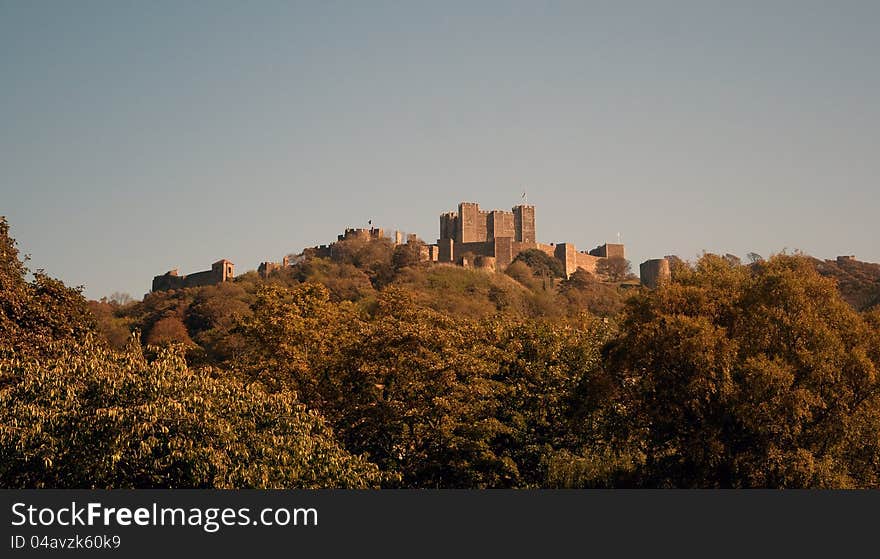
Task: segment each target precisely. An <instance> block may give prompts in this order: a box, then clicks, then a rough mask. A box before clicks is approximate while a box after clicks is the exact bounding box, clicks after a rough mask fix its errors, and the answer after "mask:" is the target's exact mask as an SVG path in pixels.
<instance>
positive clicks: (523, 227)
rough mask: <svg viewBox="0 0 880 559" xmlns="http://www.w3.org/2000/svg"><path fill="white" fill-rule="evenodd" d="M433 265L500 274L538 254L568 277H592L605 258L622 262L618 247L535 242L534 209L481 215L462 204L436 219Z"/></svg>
mask: <svg viewBox="0 0 880 559" xmlns="http://www.w3.org/2000/svg"><path fill="white" fill-rule="evenodd" d="M432 246H436V254H437V259H436V261H437V262H446V263H454V264H459V265H462V266H471V265H474V266H478V267H483V268H489V269H495V270H503V269H505V268H507V266H509V265H510V263H511V262H513V260H514V259H515V258H516V256H517V255H518V254H519V253H521V252H524V251H526V250H532V249H535V250H540V251H541V252H544V253H545V254H547V255H548V256H550V257H552V258H556V259H557V260H559V262H560V264H562V267H563V269H564V270H565V275H566V276H570V275H571V274H573V273H574V272H575V271H576V270H577V269H578V268H583V269H584V270H586V271H587V272H590V273H595V272H596V265H597V264H598V263H599V262H600V261H601V260H603V259H607V258H624V247H623V245H622V244H610V243H605V244H603V245H599V246H598V247H596V248H594V249H593V250H591V251H589V252H587V251H578V250H577V249H576V248H575V246H574V244H572V243H558V244H549V245H547V244H543V243H539V242H537V227H536V225H535V206H531V205H526V204H520V205H518V206H514V207H513V209H511V211H509V212H506V211H502V210H491V211H484V210H481V209H480V206H479V204H475V203H472V202H462V203H460V204H459V205H458V211H457V212H447V213H444V214H442V215H441V216H440V238H439V239H437V244H436V245H432Z"/></svg>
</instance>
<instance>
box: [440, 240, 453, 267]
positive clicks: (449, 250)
mask: <svg viewBox="0 0 880 559" xmlns="http://www.w3.org/2000/svg"><path fill="white" fill-rule="evenodd" d="M454 247H455V240H454V239H452V238H450V237H447V238H441V239H438V240H437V261H438V262H453V261H455V250H454Z"/></svg>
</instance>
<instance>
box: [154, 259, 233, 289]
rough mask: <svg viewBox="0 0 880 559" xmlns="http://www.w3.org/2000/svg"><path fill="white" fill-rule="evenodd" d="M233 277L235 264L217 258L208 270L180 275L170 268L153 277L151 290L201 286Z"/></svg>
mask: <svg viewBox="0 0 880 559" xmlns="http://www.w3.org/2000/svg"><path fill="white" fill-rule="evenodd" d="M234 277H235V265H234V264H233V263H232V262H230V261H229V260H225V259H224V260H218V261H217V262H214V263H213V264H212V265H211V269H210V270H206V271H204V272H196V273H194V274H188V275H185V276H180V275H178V274H177V270H171V271H170V272H166V273H165V274H163V275H161V276H155V277H154V278H153V286H152V287H153V291H169V290H171V289H181V288H184V287H202V286H205V285H215V284H218V283H223V282H224V281H232V279H233V278H234Z"/></svg>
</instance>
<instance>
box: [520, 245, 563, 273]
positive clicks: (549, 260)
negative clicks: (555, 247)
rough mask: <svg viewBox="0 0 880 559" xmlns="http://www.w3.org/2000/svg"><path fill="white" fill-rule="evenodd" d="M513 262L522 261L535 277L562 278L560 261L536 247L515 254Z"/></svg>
mask: <svg viewBox="0 0 880 559" xmlns="http://www.w3.org/2000/svg"><path fill="white" fill-rule="evenodd" d="M513 262H523V263H525V264H526V265H527V266H528V267H529V268H531V270H532V272H533V273H534V274H535V276H537V277H541V278H564V277H565V269H564V268H563V267H562V263H561V262H560V261H559V260H557V259H556V258H553V257H552V256H550V255H549V254H547V253H546V252H544V251H542V250H538V249H536V248H530V249H529V250H524V251H522V252H520V253H519V254H517V255H516V258H514V259H513Z"/></svg>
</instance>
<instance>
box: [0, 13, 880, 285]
mask: <svg viewBox="0 0 880 559" xmlns="http://www.w3.org/2000/svg"><path fill="white" fill-rule="evenodd" d="M878 56H880V2H875V1H870V2H845V1H841V2H813V1H810V0H802V1H795V2H784V1H775V0H762V1H755V2H752V1H726V2H716V1H712V0H703V1H693V2H679V1H664V2H656V1H653V0H651V1H647V0H646V1H642V2H627V1H609V2H590V1H586V0H584V1H580V2H550V1H548V2H543V1H542V2H534V1H528V2H519V1H513V0H511V1H505V2H488V1H479V0H476V1H475V0H469V1H464V2H458V1H445V0H444V1H442V2H440V1H437V0H434V1H430V2H419V1H407V2H404V1H395V2H385V1H379V0H369V1H365V2H361V1H354V0H351V1H346V2H338V1H317V0H315V1H313V2H293V1H287V2H274V1H273V2H270V1H254V2H222V1H219V0H218V1H210V2H208V1H200V0H191V1H187V2H179V1H172V2H168V1H150V2H144V1H139V2H129V1H125V0H113V1H107V2H95V1H88V0H78V1H77V2H57V1H46V0H15V1H10V0H0V215H6V216H7V218H8V220H9V222H10V226H11V228H12V234H13V236H14V237H16V239H17V240H18V243H19V248H20V249H21V251H22V252H23V253H26V254H29V255H30V256H31V260H30V262H29V263H28V266H29V267H30V268H31V269H38V268H39V269H45V270H46V271H47V272H48V273H49V274H50V275H53V276H55V277H58V278H60V279H62V280H63V281H64V282H65V283H67V284H69V285H83V286H85V294H86V295H87V296H88V297H90V298H99V297H102V296H106V295H110V294H111V293H113V292H127V293H130V294H131V295H133V296H135V297H136V298H139V297H141V296H142V295H143V294H144V293H146V292H147V291H149V289H150V283H151V280H152V277H153V276H154V275H157V274H161V273H164V272H165V271H166V270H169V269H171V268H175V267H177V268H180V271H181V273H190V272H196V271H200V270H205V269H208V268H209V267H210V264H211V263H212V262H214V261H216V260H219V259H221V258H228V259H229V260H231V261H233V262H234V263H235V265H236V272H237V273H239V274H240V273H242V272H245V271H247V270H252V269H255V268H256V267H257V265H258V264H259V263H260V262H261V261H263V260H280V259H281V257H282V256H283V255H285V254H288V253H295V252H299V251H301V250H302V249H303V248H305V247H308V246H313V245H316V244H323V243H328V242H330V241H333V240H335V238H336V235H337V234H339V233H340V232H342V230H343V229H345V228H346V227H366V226H367V222H368V221H369V220H372V222H373V224H375V225H378V226H380V227H383V228H385V229H386V231H393V230H395V229H400V230H402V231H406V232H412V233H416V234H418V235H419V236H421V237H422V238H424V239H425V240H426V241H428V242H434V241H435V240H436V238H437V236H438V228H439V214H440V213H442V212H446V211H451V210H454V209H456V207H457V205H458V203H459V202H460V201H473V202H478V203H480V205H481V206H482V207H483V208H485V209H494V208H499V209H505V210H509V209H510V208H511V207H512V206H514V205H516V204H517V203H520V201H521V197H522V193H523V191H525V192H526V193H527V197H528V202H529V203H531V204H534V205H535V206H536V220H537V232H538V240H539V241H541V242H546V243H550V242H573V243H575V244H576V246H577V247H578V248H579V249H591V248H593V247H595V246H597V245H599V244H601V243H603V242H606V241H608V242H614V241H616V239H617V235H618V233H619V234H620V235H621V239H622V241H623V242H624V243H625V244H626V245H627V246H626V250H627V257H628V258H629V259H630V260H631V261H632V262H633V264H634V268H635V269H636V270H637V269H638V263H639V262H642V261H643V260H646V259H648V258H656V257H662V256H664V255H667V254H677V255H680V256H682V257H685V258H688V259H693V258H696V257H697V256H698V255H699V254H701V253H702V252H703V251H709V252H718V253H727V252H729V253H733V254H737V255H739V256H741V257H745V256H746V254H748V253H749V252H756V253H759V254H762V255H764V256H767V255H769V254H771V253H775V252H780V251H782V250H788V251H793V250H802V251H804V252H806V253H809V254H812V255H815V256H817V257H820V258H833V257H835V256H837V255H840V254H855V255H856V256H857V257H858V258H859V259H861V260H867V261H873V262H880V244H878V243H877V242H876V241H877V237H878V229H880V226H878V219H877V216H878V212H877V209H878V200H880V63H878Z"/></svg>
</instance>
